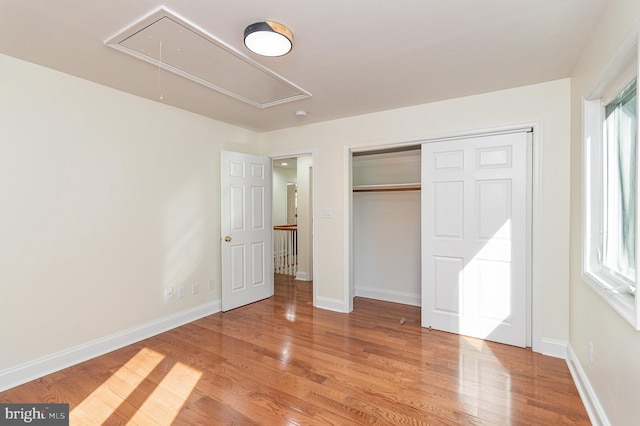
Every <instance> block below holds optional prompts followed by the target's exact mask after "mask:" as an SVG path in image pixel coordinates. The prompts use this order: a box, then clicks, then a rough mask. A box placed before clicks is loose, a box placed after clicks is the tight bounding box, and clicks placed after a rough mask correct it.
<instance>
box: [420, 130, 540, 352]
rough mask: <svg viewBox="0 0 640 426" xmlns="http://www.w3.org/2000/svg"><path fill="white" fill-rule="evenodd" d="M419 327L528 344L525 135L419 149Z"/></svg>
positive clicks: (447, 142) (487, 137)
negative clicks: (420, 272)
mask: <svg viewBox="0 0 640 426" xmlns="http://www.w3.org/2000/svg"><path fill="white" fill-rule="evenodd" d="M421 167H422V201H421V208H422V244H421V245H422V248H421V250H422V326H423V327H432V328H434V329H437V330H443V331H448V332H453V333H459V334H463V335H467V336H473V337H479V338H482V339H487V340H492V341H497V342H501V343H507V344H511V345H516V346H522V347H524V346H525V345H526V342H527V340H526V339H527V332H526V327H527V309H526V300H527V297H526V291H527V290H526V289H527V262H526V256H527V248H526V247H527V246H526V244H527V214H526V208H527V200H526V197H527V193H528V191H527V133H526V132H520V133H510V134H500V135H490V136H482V137H474V138H465V139H460V140H447V141H442V142H430V143H424V144H423V145H422V166H421Z"/></svg>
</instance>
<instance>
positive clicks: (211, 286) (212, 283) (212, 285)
mask: <svg viewBox="0 0 640 426" xmlns="http://www.w3.org/2000/svg"><path fill="white" fill-rule="evenodd" d="M215 289H216V282H215V280H209V291H213V290H215Z"/></svg>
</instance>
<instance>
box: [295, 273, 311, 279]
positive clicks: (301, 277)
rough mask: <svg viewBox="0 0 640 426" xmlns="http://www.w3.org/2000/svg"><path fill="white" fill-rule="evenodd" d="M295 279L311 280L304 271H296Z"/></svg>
mask: <svg viewBox="0 0 640 426" xmlns="http://www.w3.org/2000/svg"><path fill="white" fill-rule="evenodd" d="M296 280H298V281H311V279H310V278H309V274H307V273H306V272H296Z"/></svg>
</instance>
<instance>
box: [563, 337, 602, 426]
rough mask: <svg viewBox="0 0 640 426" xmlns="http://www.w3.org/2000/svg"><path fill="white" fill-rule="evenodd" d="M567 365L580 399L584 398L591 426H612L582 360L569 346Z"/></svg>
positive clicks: (583, 401)
mask: <svg viewBox="0 0 640 426" xmlns="http://www.w3.org/2000/svg"><path fill="white" fill-rule="evenodd" d="M567 365H568V366H569V371H570V372H571V376H572V377H573V381H574V382H575V384H576V387H577V388H578V393H579V394H580V398H582V403H583V404H584V408H585V409H586V410H587V414H588V415H589V420H591V424H593V425H594V426H609V425H611V423H610V422H609V418H608V417H607V413H606V412H605V411H604V407H602V404H600V400H599V399H598V395H596V393H595V391H594V390H593V387H592V386H591V383H590V382H589V378H588V377H587V375H586V374H585V372H584V369H583V368H582V365H581V364H580V360H579V359H578V357H577V355H576V353H575V352H574V351H573V348H572V347H571V345H569V347H568V357H567Z"/></svg>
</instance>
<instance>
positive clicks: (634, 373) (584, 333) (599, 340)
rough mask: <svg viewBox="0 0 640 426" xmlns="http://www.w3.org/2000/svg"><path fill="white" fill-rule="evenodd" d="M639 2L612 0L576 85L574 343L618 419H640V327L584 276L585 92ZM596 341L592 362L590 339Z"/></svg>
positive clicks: (604, 405) (596, 397)
mask: <svg viewBox="0 0 640 426" xmlns="http://www.w3.org/2000/svg"><path fill="white" fill-rule="evenodd" d="M639 21H640V2H638V1H637V0H611V1H610V2H609V3H608V5H607V7H606V9H605V11H604V14H603V16H602V18H601V19H600V21H599V23H598V25H597V26H596V28H595V29H594V33H593V36H592V38H591V40H590V42H589V44H588V46H587V48H586V49H585V51H584V53H583V55H582V58H581V60H580V62H579V64H578V65H577V67H576V70H575V72H574V75H573V77H572V85H571V111H572V114H571V126H572V127H571V340H570V343H571V348H572V351H573V353H574V356H575V357H576V360H575V362H576V364H577V365H578V366H579V368H581V370H582V373H583V374H584V376H585V377H583V380H584V381H585V382H586V383H587V384H588V385H589V386H590V387H591V389H592V391H593V392H592V394H591V395H590V399H592V400H593V401H592V403H593V405H594V407H595V409H594V410H595V411H596V414H597V409H600V410H601V411H600V414H601V418H600V420H603V419H604V421H605V422H606V418H608V421H610V423H611V424H613V425H637V424H640V404H639V403H638V402H639V401H640V400H639V399H638V397H639V395H640V368H638V367H639V364H638V362H639V360H640V357H639V355H640V332H639V331H636V330H634V329H633V327H632V326H631V325H630V324H629V323H628V322H627V321H625V320H624V319H622V317H621V316H620V315H619V314H617V313H616V312H615V311H614V310H613V309H612V308H611V307H609V305H608V304H607V303H606V302H604V301H603V300H602V299H601V298H600V297H599V296H598V295H596V294H595V292H594V291H593V290H591V288H590V287H588V285H587V284H586V283H585V282H584V281H583V280H582V279H581V255H582V251H581V250H582V238H581V229H582V220H581V218H582V213H581V203H582V194H581V190H582V117H581V113H582V97H583V96H586V95H588V94H589V93H590V92H591V91H592V90H593V89H594V88H595V86H596V85H597V84H598V83H599V82H600V81H601V80H602V79H603V77H604V73H605V71H606V70H607V69H608V68H609V63H610V61H611V60H612V59H613V58H614V57H615V55H616V51H617V49H618V48H619V47H620V46H621V45H622V44H623V41H624V40H625V39H626V38H627V37H634V34H635V36H637V31H638V22H639ZM589 342H592V344H593V347H594V361H593V363H590V362H589V356H588V351H587V348H588V344H589Z"/></svg>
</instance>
